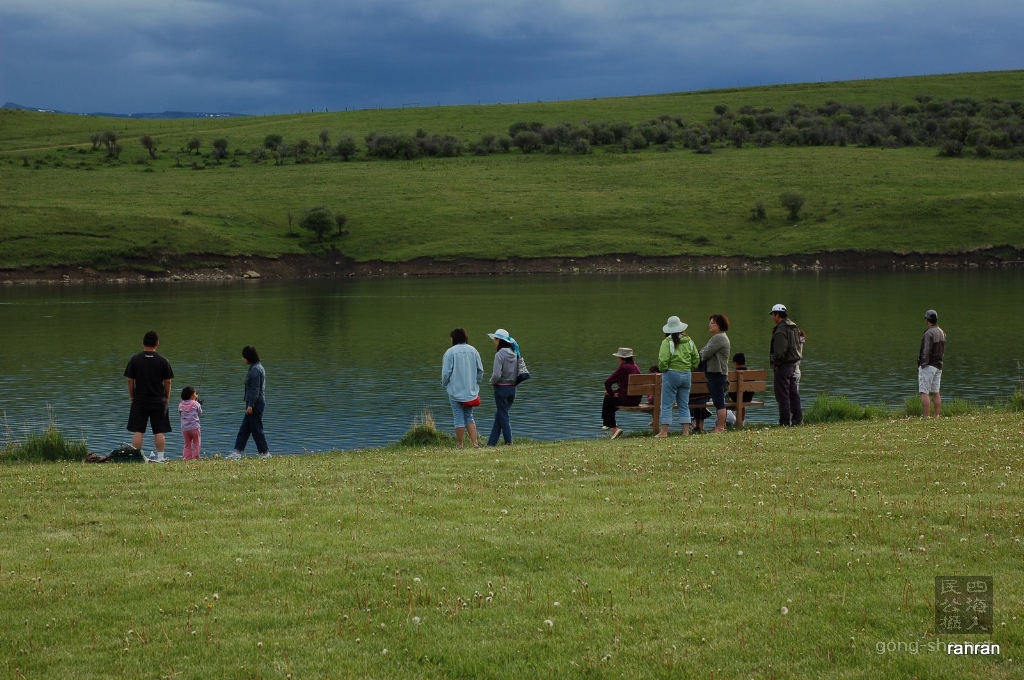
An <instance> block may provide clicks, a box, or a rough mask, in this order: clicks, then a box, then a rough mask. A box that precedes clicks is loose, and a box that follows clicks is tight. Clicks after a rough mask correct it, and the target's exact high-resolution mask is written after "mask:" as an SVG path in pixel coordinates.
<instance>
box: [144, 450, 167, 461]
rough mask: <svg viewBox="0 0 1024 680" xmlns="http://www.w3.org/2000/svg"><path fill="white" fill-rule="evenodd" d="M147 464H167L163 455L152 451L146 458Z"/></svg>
mask: <svg viewBox="0 0 1024 680" xmlns="http://www.w3.org/2000/svg"><path fill="white" fill-rule="evenodd" d="M145 458H146V462H147V463H165V462H166V461H165V460H164V457H163V454H158V453H157V452H156V451H150V453H149V455H148V456H146V457H145Z"/></svg>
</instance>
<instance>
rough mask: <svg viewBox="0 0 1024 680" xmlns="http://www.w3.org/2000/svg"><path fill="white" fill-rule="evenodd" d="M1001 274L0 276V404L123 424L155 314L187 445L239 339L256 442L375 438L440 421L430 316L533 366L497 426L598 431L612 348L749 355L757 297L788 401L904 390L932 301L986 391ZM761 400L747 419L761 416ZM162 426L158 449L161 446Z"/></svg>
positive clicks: (1010, 338)
mask: <svg viewBox="0 0 1024 680" xmlns="http://www.w3.org/2000/svg"><path fill="white" fill-rule="evenodd" d="M1021 279H1022V273H1021V272H1019V271H1013V270H1007V271H962V272H951V271H946V272H938V271H935V272H912V273H904V272H900V273H892V272H867V273H846V274H834V273H830V274H822V275H817V274H814V273H807V272H801V273H775V274H768V273H750V274H738V273H729V274H727V275H722V274H684V275H671V276H668V275H666V276H622V277H613V276H602V277H584V276H574V277H568V276H566V277H529V276H525V277H482V278H457V279H401V280H392V281H327V282H324V281H318V282H289V283H283V282H278V283H274V282H267V281H261V282H246V283H242V282H234V283H221V284H211V285H180V284H167V285H164V284H155V285H144V286H143V285H130V286H97V287H88V288H79V287H75V288H71V287H46V288H20V287H18V288H5V289H4V290H2V291H0V408H2V409H3V411H4V412H5V413H6V416H7V424H8V427H9V428H10V429H11V430H12V431H13V433H14V434H15V435H17V434H19V433H21V432H23V431H25V430H26V429H35V428H38V427H39V426H40V424H41V423H43V422H44V421H45V420H46V418H47V406H48V405H49V406H50V407H51V408H52V410H53V414H54V416H55V418H56V419H57V420H58V421H59V422H60V423H61V424H62V426H64V427H67V428H68V429H70V430H71V431H74V432H81V433H82V434H84V435H85V436H87V437H88V439H89V443H90V447H91V448H93V449H94V450H104V449H108V448H112V447H113V446H114V445H116V444H117V443H119V442H121V441H123V440H126V439H127V438H128V435H127V433H126V432H124V430H123V428H124V424H125V421H126V419H127V410H128V409H127V406H128V403H127V390H126V388H125V385H124V379H123V378H122V377H121V376H122V373H123V371H124V366H125V364H126V362H127V360H128V357H129V356H130V355H131V354H132V353H134V352H136V351H138V349H140V340H141V338H142V335H143V333H145V331H147V330H149V329H151V328H155V329H156V330H157V331H158V332H159V333H160V337H161V351H162V352H163V353H164V354H165V355H166V356H167V357H168V358H169V359H170V361H171V363H172V365H173V367H174V371H175V376H176V377H175V381H174V384H175V390H174V392H175V397H176V396H177V393H178V392H180V388H181V387H183V386H185V385H186V384H191V385H193V386H196V387H197V388H198V389H199V390H200V393H201V395H202V396H203V399H204V401H205V404H206V405H205V406H204V413H205V416H204V421H203V445H204V450H205V451H206V452H215V451H227V450H229V449H230V448H231V444H232V442H233V439H234V432H235V428H236V427H237V425H238V422H239V418H240V413H241V410H242V408H243V403H242V381H243V379H244V376H245V365H244V363H243V361H242V358H241V355H240V352H241V348H242V347H243V346H244V345H246V344H254V345H256V346H257V347H258V348H259V351H260V354H261V356H262V357H263V360H264V364H265V366H266V369H267V402H268V408H267V414H266V424H267V432H268V438H269V440H270V444H271V448H272V449H273V450H275V451H279V452H301V451H304V450H305V451H309V450H325V449H333V448H355V447H366V446H375V445H381V444H386V443H389V442H393V441H395V440H397V439H398V438H399V437H401V435H402V433H404V432H405V430H406V429H408V427H409V425H410V424H411V422H412V419H413V418H414V417H415V415H416V414H417V413H418V412H419V411H420V410H421V409H422V408H423V407H427V408H430V409H431V410H432V411H433V412H434V414H435V415H436V417H437V421H438V423H439V424H440V425H441V426H442V427H444V428H446V429H450V412H449V410H448V406H447V400H446V398H445V393H444V390H442V389H441V387H440V386H439V384H438V382H439V378H440V359H441V355H442V353H443V352H444V350H445V349H446V348H447V346H448V342H449V341H448V333H449V331H450V330H451V329H452V328H454V327H456V326H464V327H466V328H467V329H468V331H469V333H470V342H471V343H472V344H474V345H475V346H476V347H477V348H478V349H479V350H480V352H481V355H482V356H483V357H484V363H485V367H486V368H487V369H489V366H490V359H491V358H492V356H493V350H492V349H491V346H490V343H489V341H488V339H487V337H486V333H487V332H491V331H493V330H494V329H496V328H498V327H503V328H507V329H509V330H510V331H511V332H512V334H513V335H514V336H515V337H516V339H517V340H518V341H519V343H520V345H521V346H522V348H523V351H524V354H525V356H526V358H527V360H528V362H529V365H530V369H531V372H532V373H533V375H534V379H533V380H531V381H530V382H528V383H526V384H525V385H524V386H523V387H522V388H521V389H520V393H519V397H518V398H517V400H516V405H515V407H514V409H513V428H514V431H515V433H516V434H517V435H519V436H527V437H531V438H535V439H561V438H567V437H591V436H600V435H601V434H602V433H601V430H600V425H601V422H600V402H601V392H602V385H601V383H602V381H603V380H604V378H605V376H606V375H607V374H608V373H610V372H611V371H612V370H613V369H614V367H615V362H614V360H613V359H612V357H611V353H612V352H614V351H615V349H616V348H617V347H620V346H629V347H633V348H634V350H636V353H637V361H638V363H639V364H640V366H641V368H643V369H644V370H646V368H647V366H648V365H649V364H651V363H653V362H654V361H655V360H656V353H657V348H658V344H659V342H660V340H661V333H660V329H661V326H662V324H663V323H664V322H665V319H666V318H667V317H668V316H669V315H670V314H678V315H680V316H681V317H682V318H683V320H684V321H687V322H688V323H690V325H691V332H692V335H693V336H694V340H695V341H696V342H697V343H698V346H701V345H703V343H704V342H705V341H706V339H707V337H706V336H707V331H706V321H707V316H708V314H709V313H711V312H724V313H726V314H727V315H728V316H729V317H730V319H731V320H732V327H731V328H730V330H729V336H730V338H731V340H732V345H733V351H734V352H735V351H743V352H745V353H746V354H747V357H748V363H749V365H750V366H751V367H761V366H764V365H765V364H766V357H767V345H768V337H769V333H770V331H771V327H772V324H771V319H770V318H769V317H768V313H767V312H768V309H769V308H770V307H771V305H772V304H773V303H775V302H784V303H785V304H786V305H788V306H789V308H790V310H791V313H792V316H793V318H794V319H795V320H796V321H797V323H799V324H800V325H801V326H802V327H803V328H804V329H805V330H806V332H807V334H808V345H807V350H806V358H805V360H804V368H803V374H804V379H803V382H802V383H801V386H802V388H803V391H804V395H805V401H808V400H809V399H810V398H813V396H814V394H816V393H817V392H819V391H822V390H827V391H830V392H833V393H838V394H844V395H847V396H850V397H852V398H854V399H857V400H859V401H864V402H879V401H883V400H885V401H888V402H891V403H899V402H902V401H903V399H905V398H906V397H908V396H913V395H914V394H915V392H916V370H915V359H916V354H917V350H918V346H919V342H920V336H921V333H922V332H923V330H924V323H923V319H922V315H923V313H924V310H925V309H928V308H929V307H934V308H936V309H938V311H939V314H940V320H939V322H940V325H941V326H942V327H943V329H944V330H945V331H946V333H947V336H948V338H949V341H948V345H947V367H946V371H945V373H944V376H943V388H944V389H943V391H944V396H945V397H946V398H950V397H957V396H964V397H970V398H985V397H995V396H1000V397H1005V396H1007V395H1008V394H1009V393H1010V392H1012V390H1013V388H1014V386H1015V384H1016V382H1017V366H1016V360H1017V359H1022V358H1024V351H1022V348H1021V338H1022V337H1024V322H1022V320H1021V317H1020V315H1019V314H1017V313H1016V309H1015V308H1014V307H1013V306H1011V305H1012V304H1013V302H1015V301H1016V299H1015V298H1016V291H1019V290H1020V284H1021V282H1022V281H1021ZM483 395H484V405H483V406H482V407H481V408H479V409H477V415H478V422H480V423H481V428H482V429H489V423H490V420H491V418H492V417H493V403H492V402H490V400H489V396H490V394H489V389H488V388H485V389H484V392H483ZM176 404H177V399H176V398H175V399H174V401H173V402H172V414H173V413H175V411H174V408H175V407H176ZM773 406H774V405H773V404H772V405H769V406H766V407H765V408H763V409H756V410H752V411H751V412H750V415H749V416H748V417H749V418H750V420H751V421H754V422H758V421H760V422H766V421H768V422H770V421H772V420H773V419H774V414H775V411H774V407H773ZM646 421H647V419H646V417H645V416H644V415H642V414H633V415H625V416H623V418H622V424H623V426H624V427H626V428H627V429H639V428H641V427H643V425H644V424H645V423H646ZM172 422H174V425H175V434H174V435H172V436H171V438H170V442H171V444H169V447H168V448H169V451H170V452H172V453H175V454H179V453H180V437H179V435H178V434H177V429H178V428H177V423H176V421H172ZM484 423H486V426H485V425H484ZM147 441H148V438H147Z"/></svg>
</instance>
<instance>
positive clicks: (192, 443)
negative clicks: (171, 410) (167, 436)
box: [178, 387, 203, 460]
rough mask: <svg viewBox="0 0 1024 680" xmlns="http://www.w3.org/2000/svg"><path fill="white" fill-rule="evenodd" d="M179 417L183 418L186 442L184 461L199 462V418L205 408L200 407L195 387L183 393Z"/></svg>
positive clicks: (188, 388) (179, 405) (182, 432)
mask: <svg viewBox="0 0 1024 680" xmlns="http://www.w3.org/2000/svg"><path fill="white" fill-rule="evenodd" d="M178 415H180V416H181V436H182V437H183V438H184V440H185V450H184V451H183V452H182V459H183V460H199V416H201V415H203V407H202V406H200V405H199V395H198V394H197V393H196V390H195V388H194V387H186V388H185V389H183V390H182V391H181V403H180V404H178Z"/></svg>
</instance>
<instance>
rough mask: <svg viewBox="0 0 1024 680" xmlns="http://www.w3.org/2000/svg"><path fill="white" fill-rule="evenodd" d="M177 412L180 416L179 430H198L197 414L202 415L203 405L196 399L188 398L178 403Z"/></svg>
mask: <svg viewBox="0 0 1024 680" xmlns="http://www.w3.org/2000/svg"><path fill="white" fill-rule="evenodd" d="M178 414H179V415H180V416H181V431H182V432H185V431H187V430H198V429H199V416H201V415H203V407H202V406H200V405H199V402H198V401H195V400H194V399H189V400H188V401H182V402H181V403H180V404H178Z"/></svg>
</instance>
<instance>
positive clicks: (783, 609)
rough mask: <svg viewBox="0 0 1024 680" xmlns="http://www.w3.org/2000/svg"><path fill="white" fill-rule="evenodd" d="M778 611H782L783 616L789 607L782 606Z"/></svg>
mask: <svg viewBox="0 0 1024 680" xmlns="http://www.w3.org/2000/svg"><path fill="white" fill-rule="evenodd" d="M779 611H781V612H782V615H783V616H785V615H786V614H788V613H789V607H783V608H782V609H780V610H779Z"/></svg>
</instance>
